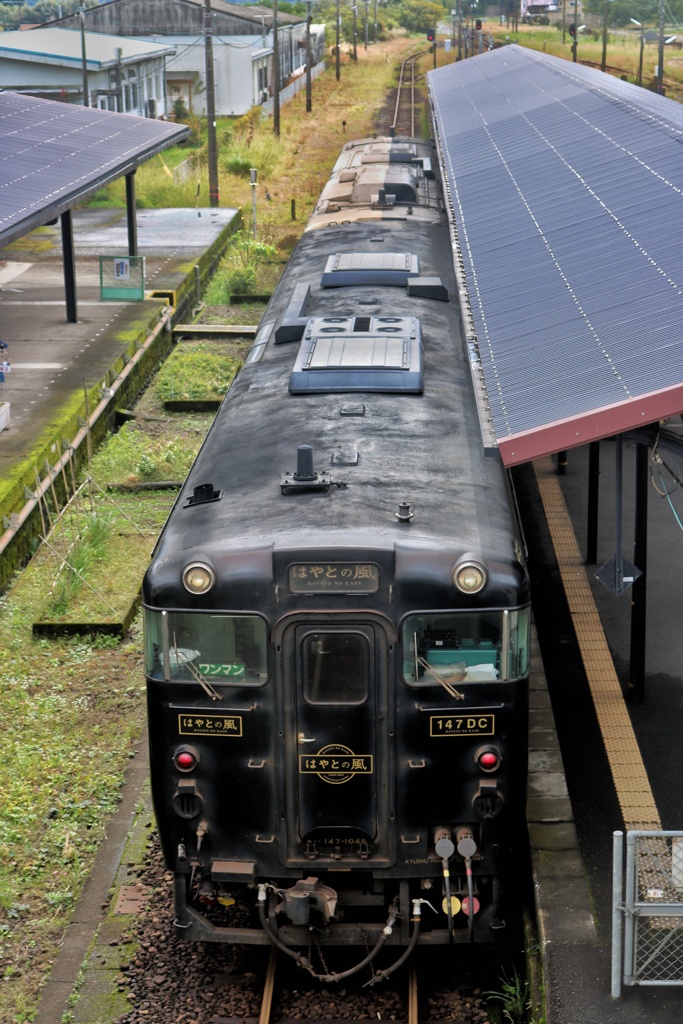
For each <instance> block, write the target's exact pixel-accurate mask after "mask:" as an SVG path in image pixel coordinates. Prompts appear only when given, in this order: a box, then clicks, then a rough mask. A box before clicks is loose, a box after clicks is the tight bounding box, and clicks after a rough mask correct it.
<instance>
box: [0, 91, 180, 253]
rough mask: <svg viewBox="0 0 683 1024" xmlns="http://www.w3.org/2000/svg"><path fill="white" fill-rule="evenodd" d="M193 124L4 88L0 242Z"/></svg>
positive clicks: (0, 101) (125, 170)
mask: <svg viewBox="0 0 683 1024" xmlns="http://www.w3.org/2000/svg"><path fill="white" fill-rule="evenodd" d="M188 132H189V129H188V127H187V126H186V125H177V124H171V123H169V122H167V121H156V120H152V119H151V118H145V117H135V116H133V115H132V114H115V113H112V112H111V111H108V110H96V109H94V108H92V107H81V106H75V105H74V104H70V103H57V102H54V101H53V100H42V99H36V98H35V97H33V96H24V95H20V94H18V93H12V92H0V247H2V246H5V245H9V243H10V242H13V241H14V240H15V239H16V238H20V237H21V236H22V235H25V234H26V233H27V232H28V231H32V230H33V228H36V227H40V226H41V225H42V224H46V223H47V222H48V221H49V220H53V219H54V218H55V217H57V216H59V215H60V214H62V213H64V211H65V210H68V209H71V208H72V207H74V206H77V205H78V204H79V203H82V202H83V200H84V199H86V198H87V197H88V196H89V195H91V194H92V193H93V192H96V191H97V189H99V188H102V186H103V185H105V184H107V183H108V182H109V181H113V180H114V179H115V178H120V177H122V176H123V175H125V174H129V173H130V172H132V171H134V170H135V169H136V167H138V166H139V165H140V164H141V163H144V162H145V161H146V160H149V159H150V158H151V157H153V156H156V154H157V153H160V152H161V151H162V150H164V149H166V148H167V147H168V146H171V145H174V144H175V143H177V142H181V141H182V140H183V139H184V138H185V137H186V136H187V134H188Z"/></svg>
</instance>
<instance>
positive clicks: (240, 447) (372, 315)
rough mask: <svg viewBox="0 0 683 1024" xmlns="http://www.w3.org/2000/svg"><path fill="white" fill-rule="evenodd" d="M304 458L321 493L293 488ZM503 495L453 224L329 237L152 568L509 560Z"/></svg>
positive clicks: (294, 271)
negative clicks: (382, 557)
mask: <svg viewBox="0 0 683 1024" xmlns="http://www.w3.org/2000/svg"><path fill="white" fill-rule="evenodd" d="M373 144H374V143H373ZM355 148H357V147H355ZM355 148H354V156H356V157H357V156H358V153H357V152H355ZM387 165H388V166H390V164H387ZM333 176H334V172H333ZM314 216H315V215H314ZM335 267H336V268H337V272H339V270H340V268H341V270H342V271H344V273H345V274H346V275H347V276H346V277H345V279H344V280H343V281H339V282H337V281H336V280H335V279H334V277H332V278H331V279H330V275H333V274H334V273H335ZM392 273H393V274H395V275H396V276H395V277H394V278H393V279H391V280H389V279H388V278H387V275H389V276H390V275H391V274H392ZM326 275H327V276H326ZM348 275H350V276H348ZM354 275H355V276H354ZM306 367H307V368H308V370H307V371H306ZM306 372H308V373H309V376H310V377H311V378H312V380H313V383H312V385H309V384H308V383H306V379H305V374H306ZM392 374H393V377H392ZM321 377H322V378H326V380H327V381H329V383H325V382H323V385H320V386H319V384H318V383H317V382H319V380H320V378H321ZM396 377H398V378H402V379H403V380H404V381H405V380H410V381H411V384H410V385H409V386H408V387H404V386H400V387H399V386H398V384H394V383H392V381H394V380H395V378H396ZM300 446H310V448H311V449H312V463H313V470H314V472H315V473H317V474H318V478H319V482H320V487H317V486H314V484H315V482H309V483H311V486H310V487H309V486H306V481H303V482H302V481H301V480H297V479H296V476H297V458H298V456H297V451H298V448H299V447H300ZM304 468H305V467H304ZM305 475H306V474H305V472H304V476H305ZM506 485H507V482H506V479H505V474H504V471H503V469H502V466H501V464H500V462H499V460H498V459H497V458H495V457H494V458H490V457H489V458H486V457H485V456H484V449H483V444H482V439H481V433H480V427H479V422H478V417H477V411H476V407H475V402H474V396H473V387H472V379H471V375H470V370H469V366H468V360H467V357H466V352H465V349H464V346H463V343H462V340H461V337H460V332H459V325H458V298H457V286H456V281H455V276H454V271H453V254H452V250H451V241H450V235H449V231H448V226H447V222H446V218H445V215H444V214H443V212H441V213H439V212H438V211H437V209H436V207H431V208H430V216H429V219H428V220H427V219H418V218H413V216H412V215H411V214H410V213H408V212H407V210H404V216H403V218H402V219H396V218H392V217H388V218H385V219H381V220H379V221H377V220H374V219H365V220H363V219H358V220H354V221H352V222H348V223H339V224H336V225H334V224H328V225H327V226H320V225H318V228H317V229H316V230H308V231H307V232H306V233H305V234H304V235H303V237H302V238H301V240H300V242H299V243H298V245H297V246H296V248H295V250H294V252H293V253H292V256H291V258H290V260H289V263H288V265H287V267H286V269H285V271H284V273H283V276H282V278H281V280H280V282H279V284H278V287H277V289H276V291H275V293H274V295H273V297H272V299H271V301H270V303H269V305H268V308H267V310H266V313H265V316H264V318H263V321H262V323H261V325H260V329H259V333H258V335H257V339H256V341H255V343H254V346H253V348H252V350H251V353H250V355H249V358H248V359H247V362H246V364H245V366H244V368H243V369H242V370H241V372H240V373H239V375H238V377H237V378H236V380H235V382H234V384H233V386H232V388H231V391H230V392H229V394H228V396H227V397H226V400H225V401H224V403H223V405H222V407H221V409H220V410H219V412H218V414H217V416H216V419H215V421H214V424H213V426H212V428H211V430H210V432H209V434H208V436H207V438H206V440H205V443H204V445H203V447H202V449H201V451H200V453H199V456H198V458H197V460H196V463H195V465H194V466H193V468H192V470H191V471H190V474H189V476H188V479H187V481H186V484H185V486H184V488H183V490H182V492H181V494H180V496H179V499H178V501H177V503H176V506H175V509H174V511H173V513H172V515H171V517H170V519H169V522H168V524H167V527H166V529H165V531H164V534H163V535H162V538H161V541H160V546H159V549H158V552H157V555H158V558H160V559H161V560H162V561H166V562H167V563H168V562H169V561H175V560H177V559H179V558H180V559H182V560H183V562H187V560H188V558H192V557H196V558H199V557H201V555H202V552H206V551H207V550H209V549H210V550H211V551H213V552H217V551H221V552H227V551H232V552H234V553H235V554H238V553H239V552H242V551H246V550H248V549H255V548H262V547H266V548H274V549H279V550H288V549H300V548H301V547H302V546H308V547H315V546H318V547H319V548H320V549H323V548H325V549H330V548H332V547H335V548H347V549H353V550H354V551H359V550H367V549H371V548H372V549H378V548H384V549H398V548H402V549H403V548H414V549H431V550H433V551H440V550H444V551H448V552H452V551H457V552H465V551H474V552H480V553H484V552H486V553H488V554H489V555H490V556H491V557H493V558H500V559H501V560H506V561H507V562H509V561H511V560H514V556H513V551H514V545H515V537H516V531H515V526H514V523H513V522H512V520H511V516H510V510H509V502H508V496H507V491H506ZM402 505H405V506H406V507H409V509H410V512H412V518H410V519H409V520H408V519H406V520H405V521H400V519H399V518H398V517H397V514H399V515H400V510H401V506H402Z"/></svg>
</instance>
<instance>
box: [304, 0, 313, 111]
mask: <svg viewBox="0 0 683 1024" xmlns="http://www.w3.org/2000/svg"><path fill="white" fill-rule="evenodd" d="M312 109H313V103H312V93H311V0H306V113H307V114H310V112H311V110H312Z"/></svg>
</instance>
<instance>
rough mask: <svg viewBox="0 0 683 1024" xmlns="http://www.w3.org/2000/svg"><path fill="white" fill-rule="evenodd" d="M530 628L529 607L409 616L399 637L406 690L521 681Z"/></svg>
mask: <svg viewBox="0 0 683 1024" xmlns="http://www.w3.org/2000/svg"><path fill="white" fill-rule="evenodd" d="M529 624H530V616H529V609H528V608H519V609H515V610H514V611H481V612H420V613H419V614H416V615H408V616H407V618H406V619H405V620H404V622H403V629H402V634H401V635H402V641H403V678H404V679H405V681H406V683H408V684H409V685H410V686H433V685H434V684H435V683H437V684H438V683H439V682H440V681H442V680H444V679H445V680H446V681H448V682H449V683H451V682H470V683H487V682H495V681H496V680H508V679H520V678H523V677H524V676H525V675H527V673H528V671H529Z"/></svg>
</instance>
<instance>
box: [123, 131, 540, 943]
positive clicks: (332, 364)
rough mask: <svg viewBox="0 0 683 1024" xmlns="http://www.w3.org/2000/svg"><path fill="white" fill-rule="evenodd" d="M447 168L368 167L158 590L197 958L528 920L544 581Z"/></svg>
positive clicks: (311, 265)
mask: <svg viewBox="0 0 683 1024" xmlns="http://www.w3.org/2000/svg"><path fill="white" fill-rule="evenodd" d="M423 149H424V150H426V151H420V149H419V146H417V145H413V143H412V142H411V141H410V140H408V141H405V140H403V141H400V140H380V141H378V140H368V141H367V142H366V143H358V144H353V146H351V147H345V151H344V156H343V159H341V162H340V166H339V168H338V171H337V172H336V173H337V177H336V178H335V179H334V181H333V182H332V185H331V187H330V190H329V191H328V194H327V197H326V198H325V194H324V197H323V200H322V201H321V204H320V205H319V208H318V209H317V211H316V214H315V215H314V218H313V219H312V221H311V226H310V228H309V230H308V231H307V232H306V234H305V235H304V236H303V238H302V240H301V241H300V242H299V244H298V246H297V247H296V249H295V251H294V253H293V254H292V257H291V259H290V262H289V264H288V267H287V269H286V270H285V273H284V274H283V277H282V279H281V281H280V284H279V285H278V288H277V289H276V292H275V294H274V296H273V299H272V300H271V303H270V304H269V306H268V309H267V311H266V314H265V316H264V320H263V322H262V325H261V327H260V329H259V335H258V337H257V339H256V342H255V345H254V348H253V349H252V353H251V355H250V357H249V359H248V360H247V363H246V365H245V366H244V368H243V369H242V371H241V372H240V374H239V376H238V378H237V379H236V381H235V383H234V385H233V388H232V389H231V392H230V394H229V395H228V396H227V398H226V401H225V402H224V403H223V406H222V408H221V410H220V411H219V413H218V415H217V417H216V420H215V422H214V425H213V426H212V428H211V431H210V432H209V435H208V437H207V439H206V442H205V444H204V446H203V448H202V451H201V452H200V454H199V457H198V459H197V462H196V464H195V466H194V467H193V469H192V471H191V473H190V475H189V477H188V480H187V482H186V485H185V487H184V489H183V491H182V492H181V494H180V496H179V499H178V501H177V503H176V506H175V508H174V510H173V513H172V514H171V516H170V517H169V521H168V523H167V526H166V528H165V530H164V532H163V534H162V536H161V538H160V541H159V544H158V546H157V549H156V551H155V556H154V559H153V563H152V565H151V567H150V569H149V571H148V573H147V575H146V578H145V583H144V587H143V601H144V605H145V645H146V673H147V680H148V702H149V733H150V759H151V776H152V789H153V799H154V805H155V811H156V816H157V822H158V826H159V833H160V837H161V843H162V848H163V852H164V857H165V860H166V863H167V865H168V867H169V869H170V870H171V871H172V872H173V874H174V878H175V896H176V901H175V917H176V926H177V928H178V932H179V934H181V935H185V936H186V937H188V938H195V939H213V940H217V941H229V942H239V943H259V944H260V943H262V944H267V943H269V942H277V943H281V944H284V945H285V946H287V947H297V946H298V947H301V946H304V947H305V946H308V944H309V942H310V941H315V942H319V943H320V944H325V943H328V944H340V945H358V946H360V947H364V946H365V944H366V943H367V942H370V943H380V942H384V943H386V944H389V945H392V944H394V945H397V946H400V947H405V946H408V945H410V944H411V943H417V942H419V943H420V944H428V943H434V944H438V943H448V942H459V941H462V942H469V941H489V940H490V939H491V938H492V937H493V936H494V935H495V933H496V931H497V929H498V928H499V926H500V925H501V923H502V917H503V914H502V913H501V911H500V906H499V898H500V889H501V885H500V883H501V879H502V878H503V876H504V873H505V870H506V868H507V867H508V866H511V852H510V851H511V848H512V846H513V844H514V841H515V837H516V835H517V834H518V832H519V829H520V825H521V824H523V815H524V792H525V777H526V750H527V735H526V712H527V697H526V689H527V688H526V683H527V676H528V667H529V612H528V593H527V575H526V570H525V566H524V562H523V557H522V551H521V547H520V544H519V540H518V537H517V533H516V526H515V517H514V514H513V512H512V508H511V503H510V500H509V494H508V489H507V481H506V478H505V475H504V473H503V470H502V467H501V466H500V463H499V462H498V461H497V460H496V459H495V458H493V459H491V458H484V455H483V451H482V444H481V435H480V428H479V420H478V417H477V412H476V407H475V402H474V397H473V392H472V382H471V377H470V371H469V366H468V362H467V357H466V354H465V347H464V345H463V344H462V341H461V339H460V334H459V318H458V304H457V286H456V283H455V279H454V273H453V269H452V267H453V255H452V251H451V239H450V235H449V231H448V225H447V223H446V218H445V216H444V213H443V200H442V198H441V197H440V195H438V194H437V193H436V191H435V190H436V189H437V185H438V182H437V181H436V179H435V175H434V173H433V170H432V163H431V158H430V156H429V148H428V147H423ZM344 161H346V162H344ZM373 161H376V162H375V163H374V164H373ZM333 177H334V176H333ZM380 186H381V187H380ZM354 196H356V198H357V200H358V203H357V204H356V205H354V203H355V199H354ZM344 203H347V204H350V206H351V207H352V209H344V210H342V207H344ZM364 204H365V205H364ZM340 211H341V212H340ZM366 216H367V219H364V218H365V217H366ZM413 278H416V280H413ZM388 339H389V340H388ZM368 353H371V357H370V355H368ZM399 378H403V379H404V380H405V381H406V385H405V386H403V383H402V381H400V382H398V384H397V381H398V379H399ZM401 389H402V390H401ZM308 445H310V446H312V448H313V457H314V462H315V464H314V466H310V465H308V464H307V462H306V459H307V455H306V453H305V451H304V452H302V464H301V465H299V464H298V462H297V455H296V453H297V449H298V448H299V447H303V448H304V449H305V448H306V446H308ZM293 463H294V464H295V465H296V469H294V465H293ZM245 901H246V910H245ZM418 921H419V924H418Z"/></svg>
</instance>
